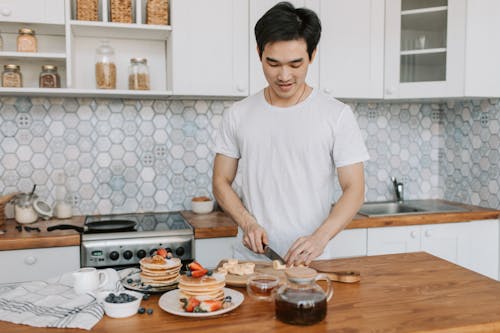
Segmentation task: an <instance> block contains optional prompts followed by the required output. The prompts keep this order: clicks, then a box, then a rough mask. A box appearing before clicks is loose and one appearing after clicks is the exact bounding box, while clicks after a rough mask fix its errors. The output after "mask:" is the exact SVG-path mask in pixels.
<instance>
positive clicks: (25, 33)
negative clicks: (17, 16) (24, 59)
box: [17, 28, 38, 52]
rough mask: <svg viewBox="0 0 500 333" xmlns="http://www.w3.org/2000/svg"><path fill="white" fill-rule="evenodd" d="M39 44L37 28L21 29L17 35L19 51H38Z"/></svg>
mask: <svg viewBox="0 0 500 333" xmlns="http://www.w3.org/2000/svg"><path fill="white" fill-rule="evenodd" d="M37 50H38V45H37V40H36V37H35V30H33V29H29V28H22V29H19V35H18V36H17V52H37Z"/></svg>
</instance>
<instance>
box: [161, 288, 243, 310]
mask: <svg viewBox="0 0 500 333" xmlns="http://www.w3.org/2000/svg"><path fill="white" fill-rule="evenodd" d="M179 292H180V290H179V289H175V290H171V291H169V292H166V293H164V294H163V295H161V297H160V300H159V302H158V305H159V306H160V308H162V309H163V310H165V311H167V312H168V313H171V314H174V315H177V316H183V317H211V316H217V315H220V314H223V313H226V312H229V311H233V310H234V309H236V308H237V307H238V306H240V305H241V303H243V300H244V299H245V297H244V296H243V294H242V293H240V292H239V291H236V290H233V289H229V288H224V297H226V296H231V302H232V303H233V304H232V305H231V306H230V307H228V308H225V309H220V310H217V311H213V312H186V311H184V309H183V308H182V306H181V302H180V301H179Z"/></svg>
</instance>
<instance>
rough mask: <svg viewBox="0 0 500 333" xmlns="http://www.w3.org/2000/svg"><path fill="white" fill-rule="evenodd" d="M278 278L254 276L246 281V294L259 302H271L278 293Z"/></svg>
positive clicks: (267, 275) (264, 275)
mask: <svg viewBox="0 0 500 333" xmlns="http://www.w3.org/2000/svg"><path fill="white" fill-rule="evenodd" d="M279 285H280V278H279V277H277V276H275V275H270V274H254V275H251V276H250V277H249V278H248V280H247V292H248V295H250V296H251V297H253V298H255V299H257V300H260V301H272V300H273V299H274V295H275V294H276V292H277V291H278V287H279Z"/></svg>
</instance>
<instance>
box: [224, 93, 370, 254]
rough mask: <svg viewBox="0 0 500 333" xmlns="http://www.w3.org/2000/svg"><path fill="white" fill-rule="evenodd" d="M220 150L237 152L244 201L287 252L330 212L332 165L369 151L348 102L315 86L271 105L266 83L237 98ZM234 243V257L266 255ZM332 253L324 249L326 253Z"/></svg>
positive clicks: (278, 246)
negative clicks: (291, 100) (287, 102)
mask: <svg viewBox="0 0 500 333" xmlns="http://www.w3.org/2000/svg"><path fill="white" fill-rule="evenodd" d="M215 152H216V153H219V154H222V155H225V156H228V157H232V158H235V159H239V163H238V169H239V170H238V171H239V173H240V175H241V190H242V193H241V195H242V198H241V199H242V202H243V204H244V205H245V207H246V208H247V209H248V211H249V212H250V213H251V214H252V215H253V216H254V217H255V218H256V220H257V222H258V223H259V224H260V225H261V226H262V227H264V229H265V230H266V231H267V234H268V238H269V245H270V246H271V247H272V248H274V249H275V250H276V251H277V252H278V253H280V254H281V255H282V256H284V255H285V254H286V252H287V251H288V249H289V248H290V246H291V245H292V244H293V242H294V241H295V240H296V239H297V238H299V237H301V236H307V235H310V234H312V233H313V232H314V231H315V230H316V229H317V228H318V227H319V226H320V225H321V224H322V223H323V222H324V221H325V219H326V218H327V217H328V214H329V213H330V209H331V205H332V202H333V199H334V198H333V193H334V186H335V179H334V177H335V172H334V171H335V170H334V169H335V168H336V167H337V168H338V167H342V166H346V165H350V164H354V163H358V162H362V161H365V160H367V159H368V158H369V156H368V152H367V150H366V147H365V144H364V142H363V138H362V135H361V132H360V130H359V127H358V124H357V122H356V119H355V117H354V114H353V113H352V110H351V108H350V107H349V106H347V105H345V104H343V103H342V102H340V101H338V100H336V99H334V98H332V97H329V96H327V95H324V94H322V93H318V91H317V89H314V90H313V91H312V93H311V94H310V95H309V96H308V97H307V99H305V100H304V101H302V102H301V103H299V104H297V105H294V106H291V107H287V108H281V107H275V106H272V105H270V104H269V103H268V102H267V101H266V100H265V98H264V91H263V90H262V91H260V92H259V93H257V94H255V95H253V96H250V97H248V98H245V99H244V100H242V101H239V102H236V103H234V104H233V105H232V107H231V108H230V109H229V110H227V112H225V113H224V115H223V118H222V122H221V124H220V127H219V131H218V133H217V139H216V147H215ZM241 234H242V232H241V230H240V232H239V235H240V237H241ZM327 248H328V246H327ZM234 250H235V253H233V255H234V256H235V257H236V258H240V259H247V260H255V259H262V257H261V256H259V255H255V254H254V253H253V252H252V251H250V250H248V249H247V248H245V247H244V246H243V245H242V244H241V242H238V244H237V245H236V246H235V248H234ZM329 256H330V253H329V251H328V249H325V251H324V252H323V255H322V257H321V258H328V257H329Z"/></svg>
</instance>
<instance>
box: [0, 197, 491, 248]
mask: <svg viewBox="0 0 500 333" xmlns="http://www.w3.org/2000/svg"><path fill="white" fill-rule="evenodd" d="M433 201H435V202H443V203H447V204H453V205H457V206H460V207H463V208H466V209H468V210H469V211H468V212H453V213H435V214H415V215H406V216H383V217H368V216H363V215H356V216H355V217H354V219H353V221H352V222H351V223H350V224H349V225H348V226H347V227H346V229H355V228H373V227H389V226H407V225H418V224H435V223H450V222H464V221H471V220H487V219H497V218H498V217H499V216H500V210H496V209H491V208H483V207H478V206H471V205H465V204H459V203H453V202H449V201H445V200H433ZM181 213H182V215H183V216H184V217H185V218H186V220H187V221H188V222H189V223H190V224H191V225H192V226H193V229H194V237H195V239H203V238H214V237H234V236H236V234H237V233H238V228H237V226H236V224H235V223H234V221H233V220H232V219H231V218H229V217H228V216H227V215H226V214H224V213H223V212H212V213H210V214H203V215H198V214H194V213H193V212H191V211H183V212H181ZM83 221H84V217H83V216H77V217H73V218H72V219H70V220H56V219H53V220H49V221H40V222H36V223H33V224H30V225H29V226H30V227H39V228H40V230H41V232H33V231H32V232H26V231H24V230H23V231H22V232H18V231H17V230H16V229H15V226H16V222H15V221H14V220H7V221H6V223H5V225H3V226H0V230H5V231H6V232H5V234H3V235H0V251H2V250H16V249H30V248H42V247H58V246H79V245H80V235H79V234H78V232H76V231H73V230H64V231H63V230H56V231H51V232H47V231H46V230H47V226H49V225H55V224H63V223H68V222H69V223H71V224H76V225H82V224H83Z"/></svg>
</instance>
